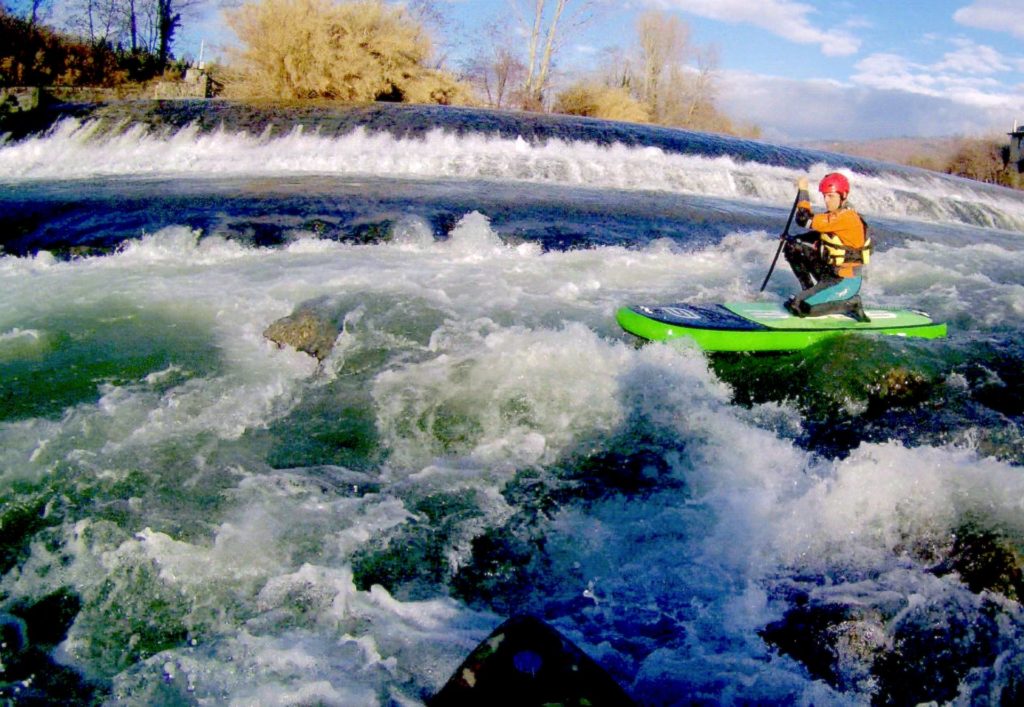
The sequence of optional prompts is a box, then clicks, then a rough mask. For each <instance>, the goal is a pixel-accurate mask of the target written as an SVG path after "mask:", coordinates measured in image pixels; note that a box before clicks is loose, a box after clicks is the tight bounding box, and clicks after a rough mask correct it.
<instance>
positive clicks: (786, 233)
mask: <svg viewBox="0 0 1024 707" xmlns="http://www.w3.org/2000/svg"><path fill="white" fill-rule="evenodd" d="M799 203H800V191H799V190H797V192H796V198H795V199H793V208H792V209H790V210H789V219H788V220H787V221H786V230H785V231H783V232H782V235H780V236H779V248H778V250H776V251H775V257H774V258H772V266H771V267H770V268H768V274H767V275H765V276H764V282H762V283H761V289H760V290H759V292H764V288H766V287H767V286H768V279H769V278H770V277H771V276H772V273H773V272H775V263H777V262H779V255H780V254H781V253H782V246H784V245H786V237H787V236H789V227H790V226H792V225H793V216H795V215H796V205H797V204H799Z"/></svg>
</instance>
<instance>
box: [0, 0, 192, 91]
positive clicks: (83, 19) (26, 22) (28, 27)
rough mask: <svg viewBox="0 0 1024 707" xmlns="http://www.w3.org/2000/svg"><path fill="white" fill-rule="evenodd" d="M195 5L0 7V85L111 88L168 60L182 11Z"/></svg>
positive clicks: (0, 3)
mask: <svg viewBox="0 0 1024 707" xmlns="http://www.w3.org/2000/svg"><path fill="white" fill-rule="evenodd" d="M202 1H203V0H61V1H60V2H59V3H58V2H57V1H56V0H0V85H4V86H39V85H42V86H46V85H50V86H117V85H121V84H124V83H127V82H138V81H145V80H148V79H150V78H153V77H154V76H158V75H160V74H162V73H163V71H164V70H165V69H166V68H168V66H169V65H170V64H171V61H172V59H173V55H172V51H171V50H172V45H173V41H174V36H175V33H176V32H177V30H178V29H179V28H180V27H181V22H182V12H185V11H187V10H188V9H189V8H191V7H195V6H196V5H198V4H199V3H200V2H202Z"/></svg>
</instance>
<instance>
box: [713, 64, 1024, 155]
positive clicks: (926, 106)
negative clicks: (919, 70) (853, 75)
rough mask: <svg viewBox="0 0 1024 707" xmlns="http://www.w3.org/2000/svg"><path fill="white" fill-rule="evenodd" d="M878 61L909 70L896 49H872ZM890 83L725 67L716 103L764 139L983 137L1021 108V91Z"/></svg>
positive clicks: (1003, 126) (1000, 127) (1001, 129)
mask: <svg viewBox="0 0 1024 707" xmlns="http://www.w3.org/2000/svg"><path fill="white" fill-rule="evenodd" d="M872 61H873V62H876V64H877V65H878V66H882V67H885V66H888V67H890V68H891V69H893V70H896V69H901V68H903V69H906V70H907V71H908V72H909V71H912V69H913V66H914V65H913V64H911V63H910V62H907V61H906V60H905V59H903V58H902V57H896V56H894V55H874V57H873V58H872ZM892 76H893V79H892V81H891V83H890V84H889V85H879V86H868V85H863V84H861V85H854V84H844V83H840V82H837V81H820V80H815V81H806V80H799V79H789V78H781V77H773V76H763V75H759V74H753V73H745V72H723V73H722V75H721V77H720V85H719V96H718V104H719V107H720V108H721V109H722V110H723V112H724V113H725V114H726V115H728V116H729V117H731V118H734V119H736V120H738V121H743V122H748V123H752V124H754V125H757V126H759V127H760V128H761V129H762V133H763V135H764V138H765V139H766V140H771V141H776V142H794V141H800V140H824V139H842V140H860V139H873V138H884V137H904V136H910V135H913V136H929V137H936V136H947V135H984V134H992V133H998V132H1005V131H1006V128H1007V127H1008V125H1009V123H1010V122H1012V116H1014V115H1020V114H1024V96H1022V95H1021V94H1016V96H1013V95H1011V96H1007V95H1003V94H1000V93H998V92H991V93H983V92H982V93H979V94H978V95H970V91H971V90H972V89H971V88H970V86H969V85H964V86H962V87H959V88H957V89H956V90H954V89H952V88H949V87H947V88H946V92H940V91H908V90H905V89H904V88H902V87H901V86H902V84H901V83H900V81H899V80H897V79H896V77H898V76H899V73H898V71H897V72H896V73H894V74H892Z"/></svg>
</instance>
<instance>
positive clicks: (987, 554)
mask: <svg viewBox="0 0 1024 707" xmlns="http://www.w3.org/2000/svg"><path fill="white" fill-rule="evenodd" d="M1018 553H1019V551H1018V550H1017V548H1015V547H1014V546H1013V544H1012V543H1011V542H1010V541H1009V540H1008V539H1006V538H1003V537H1001V536H999V535H998V534H996V533H993V532H991V531H988V530H984V529H982V528H977V527H975V526H973V525H969V524H968V525H964V526H962V527H960V528H958V529H957V531H956V536H955V539H954V541H953V547H952V550H951V552H950V555H949V558H948V559H947V560H946V561H945V562H943V563H942V564H940V565H939V566H938V567H937V568H936V570H935V571H936V574H938V575H940V576H941V575H943V574H947V573H949V572H956V573H957V574H958V575H959V576H960V579H961V580H962V581H963V583H964V584H966V585H967V587H968V588H969V589H970V590H971V591H972V592H975V593H981V592H983V591H990V592H994V593H996V594H999V595H1001V596H1004V597H1006V598H1007V599H1012V600H1013V601H1016V602H1019V601H1020V600H1021V599H1022V598H1024V571H1022V570H1021V567H1022V565H1024V560H1022V558H1021V557H1020V555H1019V554H1018Z"/></svg>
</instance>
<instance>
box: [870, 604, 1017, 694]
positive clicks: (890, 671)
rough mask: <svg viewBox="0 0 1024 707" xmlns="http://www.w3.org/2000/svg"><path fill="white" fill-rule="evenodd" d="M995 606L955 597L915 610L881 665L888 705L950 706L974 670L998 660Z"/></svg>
mask: <svg viewBox="0 0 1024 707" xmlns="http://www.w3.org/2000/svg"><path fill="white" fill-rule="evenodd" d="M994 613H995V611H994V607H992V606H991V605H988V606H987V607H986V605H984V604H983V605H982V606H981V607H978V606H977V605H974V604H972V603H969V602H965V601H958V600H957V598H956V597H949V598H948V600H947V601H945V602H941V603H931V604H923V605H920V606H917V607H914V608H912V609H910V610H909V611H908V612H907V614H906V615H905V616H903V617H901V618H900V620H899V622H898V623H897V625H896V626H895V630H894V635H893V637H892V640H891V643H892V648H891V650H889V651H887V652H886V653H885V655H883V656H881V657H880V658H879V660H878V661H877V663H876V664H875V674H876V675H877V676H878V680H879V687H880V690H879V692H878V693H877V694H876V699H875V702H876V703H878V704H885V705H907V704H920V703H922V702H933V703H934V702H938V703H945V702H950V701H952V700H953V699H954V698H956V697H957V695H958V693H959V692H960V683H961V681H962V680H963V679H964V678H965V677H966V676H967V675H968V673H970V672H971V671H972V670H975V669H977V668H984V667H989V666H992V665H993V663H994V662H995V661H996V658H997V657H998V654H999V650H998V648H997V643H996V639H997V635H998V627H997V625H996V620H995V618H994V617H993V616H992V614H994Z"/></svg>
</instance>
